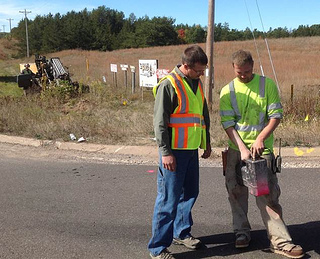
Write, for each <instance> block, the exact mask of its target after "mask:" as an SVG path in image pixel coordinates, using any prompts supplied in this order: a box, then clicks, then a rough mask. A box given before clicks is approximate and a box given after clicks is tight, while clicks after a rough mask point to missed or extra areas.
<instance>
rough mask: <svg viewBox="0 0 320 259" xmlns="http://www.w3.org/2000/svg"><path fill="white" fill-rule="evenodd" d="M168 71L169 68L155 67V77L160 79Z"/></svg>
mask: <svg viewBox="0 0 320 259" xmlns="http://www.w3.org/2000/svg"><path fill="white" fill-rule="evenodd" d="M169 73H170V70H169V69H157V78H158V79H161V78H162V77H165V76H166V75H168V74H169Z"/></svg>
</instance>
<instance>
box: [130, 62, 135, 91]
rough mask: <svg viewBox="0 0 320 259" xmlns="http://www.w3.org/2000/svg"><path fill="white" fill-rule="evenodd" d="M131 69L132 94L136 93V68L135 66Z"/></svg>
mask: <svg viewBox="0 0 320 259" xmlns="http://www.w3.org/2000/svg"><path fill="white" fill-rule="evenodd" d="M130 69H131V89H132V93H134V91H135V88H136V68H135V67H134V66H130Z"/></svg>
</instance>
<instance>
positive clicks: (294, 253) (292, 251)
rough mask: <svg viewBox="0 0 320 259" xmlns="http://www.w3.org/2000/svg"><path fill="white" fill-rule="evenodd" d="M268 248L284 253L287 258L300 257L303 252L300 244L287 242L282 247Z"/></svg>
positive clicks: (277, 252)
mask: <svg viewBox="0 0 320 259" xmlns="http://www.w3.org/2000/svg"><path fill="white" fill-rule="evenodd" d="M270 250H271V251H272V252H273V253H275V254H280V255H284V256H286V257H289V258H302V257H303V256H304V252H303V249H302V247H301V246H299V245H295V244H287V245H285V246H284V247H274V246H273V245H271V246H270Z"/></svg>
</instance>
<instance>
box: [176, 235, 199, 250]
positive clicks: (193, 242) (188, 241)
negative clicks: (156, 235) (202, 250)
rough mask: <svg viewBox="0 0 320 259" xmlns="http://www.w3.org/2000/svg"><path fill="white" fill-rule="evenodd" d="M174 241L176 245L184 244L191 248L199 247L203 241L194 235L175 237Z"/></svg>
mask: <svg viewBox="0 0 320 259" xmlns="http://www.w3.org/2000/svg"><path fill="white" fill-rule="evenodd" d="M172 243H173V244H175V245H184V246H185V247H187V248H189V249H198V248H199V247H201V245H202V243H201V241H200V240H199V239H197V238H194V237H193V236H189V237H186V238H185V239H180V238H173V242H172Z"/></svg>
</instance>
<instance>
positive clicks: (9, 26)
mask: <svg viewBox="0 0 320 259" xmlns="http://www.w3.org/2000/svg"><path fill="white" fill-rule="evenodd" d="M7 20H8V21H9V30H10V31H9V33H10V34H11V21H12V20H13V19H11V18H9V19H7Z"/></svg>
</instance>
